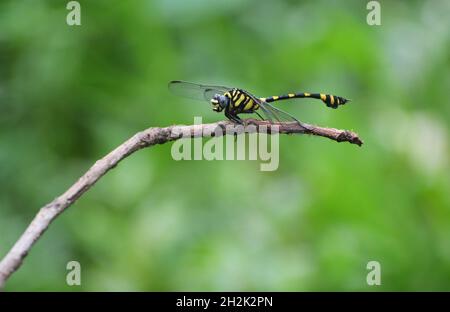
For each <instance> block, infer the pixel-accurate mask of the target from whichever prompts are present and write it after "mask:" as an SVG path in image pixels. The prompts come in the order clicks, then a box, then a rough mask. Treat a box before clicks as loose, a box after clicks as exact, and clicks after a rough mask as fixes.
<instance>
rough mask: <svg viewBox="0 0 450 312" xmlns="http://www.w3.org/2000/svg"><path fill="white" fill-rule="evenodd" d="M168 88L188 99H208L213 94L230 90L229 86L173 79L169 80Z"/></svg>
mask: <svg viewBox="0 0 450 312" xmlns="http://www.w3.org/2000/svg"><path fill="white" fill-rule="evenodd" d="M169 90H170V91H171V92H172V93H173V94H176V95H180V96H184V97H187V98H190V99H194V100H202V101H203V100H206V101H209V100H211V99H212V98H213V96H214V95H215V94H224V93H225V92H227V91H229V90H231V88H227V87H224V86H210V85H203V84H198V83H192V82H187V81H179V80H175V81H171V82H169Z"/></svg>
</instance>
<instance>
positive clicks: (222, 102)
mask: <svg viewBox="0 0 450 312" xmlns="http://www.w3.org/2000/svg"><path fill="white" fill-rule="evenodd" d="M229 103H230V99H229V98H228V97H226V96H225V95H222V94H216V95H214V97H213V98H212V99H211V104H212V107H213V111H215V112H221V111H223V109H224V108H225V107H227V106H228V104H229Z"/></svg>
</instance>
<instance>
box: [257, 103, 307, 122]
mask: <svg viewBox="0 0 450 312" xmlns="http://www.w3.org/2000/svg"><path fill="white" fill-rule="evenodd" d="M259 106H260V107H261V108H263V112H265V113H266V115H267V113H269V114H270V115H271V116H273V119H275V120H276V121H278V122H297V123H300V121H298V120H297V118H295V117H294V116H292V115H291V114H289V113H286V112H285V111H282V110H281V109H278V108H276V107H274V106H273V105H270V104H269V103H267V102H264V101H260V104H259Z"/></svg>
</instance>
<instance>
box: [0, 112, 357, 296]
mask: <svg viewBox="0 0 450 312" xmlns="http://www.w3.org/2000/svg"><path fill="white" fill-rule="evenodd" d="M245 123H246V125H253V127H245V128H244V129H243V131H244V132H246V133H252V132H266V129H267V133H273V132H274V130H276V129H274V128H273V127H274V126H275V125H276V126H277V127H278V129H277V132H279V133H285V134H291V133H299V134H312V135H317V136H322V137H327V138H329V139H332V140H335V141H337V142H344V141H346V142H350V143H352V144H357V145H359V146H361V145H362V141H361V140H360V139H359V137H358V135H357V134H356V133H353V132H351V131H347V130H338V129H333V128H322V127H317V126H312V125H308V124H304V123H302V124H301V125H300V124H297V123H278V124H270V123H269V122H267V121H259V120H254V119H247V120H246V121H245ZM218 127H220V128H218ZM237 127H238V126H236V125H234V124H233V123H231V122H229V121H220V122H216V123H211V124H201V125H191V126H180V125H175V126H170V127H166V128H148V129H146V130H144V131H142V132H139V133H137V134H135V135H134V136H133V137H131V138H130V139H128V140H127V141H125V142H124V143H123V144H121V145H120V146H118V147H117V148H116V149H115V150H113V151H112V152H110V153H109V154H108V155H106V156H105V157H103V158H102V159H100V160H98V161H97V162H96V163H95V164H94V165H93V166H92V167H91V168H90V169H89V170H88V171H87V172H86V173H85V174H84V175H83V176H82V177H81V178H80V179H79V180H78V181H77V182H76V183H75V184H73V185H72V186H71V187H70V188H69V189H68V190H67V191H66V192H65V193H64V194H62V195H60V196H59V197H57V198H55V199H54V200H53V201H52V202H51V203H49V204H47V205H45V206H44V207H42V208H41V209H40V210H39V212H38V213H37V215H36V216H35V217H34V219H33V221H32V222H31V223H30V225H29V226H28V228H27V229H26V230H25V232H24V233H23V234H22V236H21V237H20V238H19V240H18V241H17V242H16V243H15V244H14V246H13V247H12V248H11V250H10V251H9V252H8V253H7V254H6V256H5V257H4V258H3V260H2V261H1V262H0V289H2V288H3V287H4V285H5V282H6V281H7V280H8V278H9V277H10V276H11V274H13V273H14V272H15V271H16V270H17V269H18V268H19V267H20V266H21V265H22V262H23V260H24V258H25V257H26V255H27V254H28V252H29V251H30V249H31V247H32V246H33V245H34V243H36V241H37V240H38V239H39V238H40V237H41V235H42V234H43V233H44V232H45V230H46V229H47V228H48V227H49V225H50V223H51V222H52V221H53V220H55V219H56V217H57V216H58V215H59V214H60V213H62V212H63V211H64V210H65V209H67V208H68V207H70V206H71V205H72V204H73V203H74V202H75V201H76V200H77V199H78V198H79V197H80V196H81V195H83V194H84V192H86V191H87V190H88V189H89V188H90V187H91V186H92V185H94V184H95V183H96V182H97V181H98V180H99V179H100V178H101V177H102V176H103V175H104V174H105V173H107V172H108V171H109V170H110V169H112V168H114V167H115V166H116V165H117V164H118V163H119V162H120V161H121V160H122V159H124V158H126V157H128V156H129V155H131V154H132V153H134V152H136V151H138V150H140V149H142V148H145V147H149V146H153V145H156V144H164V143H167V142H170V141H174V140H178V139H179V138H181V137H182V134H183V133H188V134H189V136H190V137H201V136H205V137H211V136H212V135H214V131H215V130H217V129H219V130H220V132H219V135H224V134H234V133H236V131H238V133H241V132H242V127H240V128H239V130H236V129H238V128H237ZM265 127H266V128H265ZM216 135H217V131H216Z"/></svg>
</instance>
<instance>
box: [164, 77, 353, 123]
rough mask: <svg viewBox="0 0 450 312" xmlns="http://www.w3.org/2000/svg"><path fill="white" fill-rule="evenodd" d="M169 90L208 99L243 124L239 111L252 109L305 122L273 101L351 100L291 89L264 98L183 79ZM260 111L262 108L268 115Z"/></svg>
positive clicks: (333, 104) (341, 102)
mask: <svg viewBox="0 0 450 312" xmlns="http://www.w3.org/2000/svg"><path fill="white" fill-rule="evenodd" d="M169 90H170V91H171V92H172V93H174V94H176V95H180V96H184V97H187V98H191V99H196V100H204V101H208V102H210V104H211V105H212V109H213V111H215V112H218V113H220V112H222V111H223V112H224V114H225V116H226V117H227V118H228V119H230V120H231V121H233V122H235V123H238V124H243V120H242V119H241V118H240V117H239V116H238V115H239V114H251V113H255V114H256V115H258V117H260V118H261V119H262V120H268V121H270V122H271V123H273V122H296V123H299V124H302V123H300V121H298V120H297V119H296V118H295V117H294V116H292V115H291V114H289V113H287V112H285V111H283V110H281V109H278V108H276V107H275V106H273V105H271V104H270V103H272V102H276V101H280V100H287V99H297V98H313V99H319V100H322V102H323V103H325V104H326V106H328V107H330V108H338V106H340V105H344V104H345V103H347V102H349V101H350V100H348V99H346V98H343V97H341V96H336V95H331V94H324V93H307V92H301V93H288V94H285V95H276V96H271V97H267V98H264V97H256V96H255V95H253V94H251V93H250V92H248V91H246V90H243V89H239V88H231V87H225V86H216V85H205V84H199V83H193V82H187V81H180V80H173V81H170V82H169ZM258 111H261V112H262V113H263V115H264V117H265V118H264V117H263V116H261V115H260V114H259V113H258Z"/></svg>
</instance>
